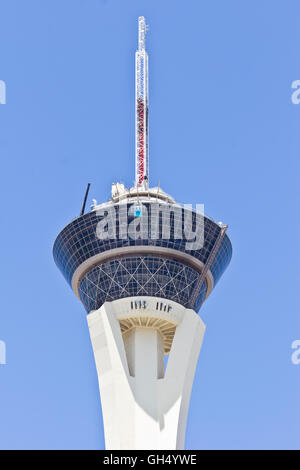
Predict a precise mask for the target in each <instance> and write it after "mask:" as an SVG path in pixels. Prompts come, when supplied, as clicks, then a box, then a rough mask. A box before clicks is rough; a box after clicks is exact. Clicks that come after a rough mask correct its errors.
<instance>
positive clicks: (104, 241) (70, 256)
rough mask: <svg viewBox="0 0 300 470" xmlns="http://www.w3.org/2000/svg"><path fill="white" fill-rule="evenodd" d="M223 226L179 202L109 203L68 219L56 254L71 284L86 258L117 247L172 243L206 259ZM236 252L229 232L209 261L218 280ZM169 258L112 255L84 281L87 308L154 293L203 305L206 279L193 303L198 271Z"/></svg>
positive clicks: (82, 295) (82, 288) (82, 290)
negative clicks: (69, 221)
mask: <svg viewBox="0 0 300 470" xmlns="http://www.w3.org/2000/svg"><path fill="white" fill-rule="evenodd" d="M220 230H221V227H220V226H219V225H218V224H217V223H215V222H214V221H212V220H211V219H209V218H207V217H205V216H200V217H199V215H198V214H196V213H195V211H191V210H187V209H184V208H182V207H180V206H177V205H172V204H171V205H168V204H160V205H159V204H158V203H155V202H144V201H143V203H142V204H139V207H138V208H137V203H136V202H133V203H130V204H120V205H119V204H109V205H108V206H105V208H103V209H101V210H99V211H92V212H89V213H87V214H85V215H83V216H81V217H78V218H77V219H75V220H74V221H72V222H71V223H70V224H68V225H67V226H66V227H65V228H64V229H63V230H62V231H61V232H60V234H59V235H58V237H57V239H56V241H55V243H54V248H53V255H54V259H55V262H56V264H57V266H58V267H59V269H60V270H61V272H62V273H63V275H64V276H65V278H66V280H67V281H68V283H69V284H71V282H72V276H73V274H74V272H75V271H76V269H77V268H78V267H79V266H80V265H81V264H82V263H83V262H84V261H86V260H88V259H89V258H91V257H92V256H95V255H98V254H100V253H104V252H106V251H109V250H113V249H115V248H122V247H129V246H132V247H134V246H136V247H137V249H138V246H141V245H144V246H148V247H149V249H151V248H150V247H151V246H153V247H164V248H171V249H173V250H174V249H175V250H178V251H179V252H184V253H187V254H189V255H191V256H193V257H195V258H196V259H197V260H199V261H201V262H202V263H204V264H205V263H206V262H207V259H208V257H209V254H210V253H211V251H212V250H213V248H214V246H215V243H216V240H217V238H218V235H219V233H220ZM195 240H196V243H194V242H193V241H195ZM231 255H232V247H231V242H230V240H229V238H228V236H227V235H226V234H225V236H224V238H223V240H222V242H221V245H220V246H219V249H218V251H217V253H216V256H215V258H214V261H213V263H212V265H211V267H210V271H211V273H212V275H213V278H214V285H215V284H216V282H217V281H218V280H219V278H220V277H221V275H222V274H223V272H224V271H225V269H226V267H227V266H228V264H229V262H230V259H231ZM168 258H170V257H168V255H164V256H161V255H155V254H154V253H153V254H151V255H149V256H148V255H147V256H146V255H145V256H144V255H141V256H137V255H135V254H134V253H132V255H131V256H130V255H128V256H126V258H125V259H124V257H123V258H119V259H113V260H110V261H106V262H103V263H101V265H99V266H96V267H93V268H91V270H89V272H88V273H86V274H85V275H84V277H83V278H82V279H81V281H80V285H79V294H80V298H81V300H82V302H83V304H84V305H85V308H86V309H87V310H88V311H90V310H92V309H95V308H99V307H100V306H101V305H102V303H103V302H105V301H110V300H115V299H118V298H122V297H128V296H134V295H151V296H158V297H165V298H170V299H172V300H175V301H177V302H178V303H180V304H182V305H184V306H186V307H187V308H193V309H194V310H198V309H199V308H200V306H201V303H202V302H203V300H204V299H205V296H206V285H205V283H203V285H202V288H201V289H200V293H199V295H198V297H197V299H196V301H195V303H194V305H193V306H192V305H190V303H189V298H190V297H191V295H192V293H193V289H194V287H195V285H196V280H197V279H198V278H199V276H200V274H199V272H197V271H196V270H195V269H194V268H192V267H191V266H188V265H187V264H184V262H181V261H178V260H176V261H175V260H171V259H168ZM114 271H116V272H114ZM118 273H119V276H118ZM112 274H113V277H112V276H111V275H112Z"/></svg>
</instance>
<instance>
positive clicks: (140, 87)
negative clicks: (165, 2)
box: [135, 16, 149, 189]
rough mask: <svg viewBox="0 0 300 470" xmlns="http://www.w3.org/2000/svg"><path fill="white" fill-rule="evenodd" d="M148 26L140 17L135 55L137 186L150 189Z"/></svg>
mask: <svg viewBox="0 0 300 470" xmlns="http://www.w3.org/2000/svg"><path fill="white" fill-rule="evenodd" d="M146 31H147V25H146V22H145V18H144V17H143V16H140V17H139V35H138V50H137V51H136V53H135V186H136V187H137V188H145V189H147V188H148V181H149V132H148V115H149V99H148V93H149V91H148V54H147V52H146V49H145V46H146Z"/></svg>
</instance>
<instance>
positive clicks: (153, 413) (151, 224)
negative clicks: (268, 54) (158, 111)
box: [53, 17, 232, 450]
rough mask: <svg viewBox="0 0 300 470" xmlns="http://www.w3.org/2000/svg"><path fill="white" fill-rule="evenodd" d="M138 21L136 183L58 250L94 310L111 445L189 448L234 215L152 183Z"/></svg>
mask: <svg viewBox="0 0 300 470" xmlns="http://www.w3.org/2000/svg"><path fill="white" fill-rule="evenodd" d="M138 23H139V33H138V50H137V51H136V97H135V101H136V108H135V116H136V145H135V147H136V155H135V184H134V186H133V187H132V188H130V189H127V188H125V186H124V185H123V184H121V183H114V184H113V185H112V194H111V198H110V199H109V201H107V202H104V203H102V204H97V203H96V201H95V202H94V204H93V206H92V208H91V210H90V211H89V212H87V213H84V209H83V210H82V213H81V215H80V216H79V217H77V218H76V219H75V220H73V221H72V222H70V223H69V224H68V225H67V226H66V227H65V228H64V229H63V230H62V231H61V232H60V233H59V235H58V236H57V238H56V240H55V243H54V248H53V255H54V259H55V262H56V264H57V266H58V268H59V269H60V271H61V272H62V274H63V275H64V277H65V279H66V280H67V282H68V283H69V284H70V286H71V288H72V289H73V291H74V293H75V295H76V296H77V297H78V299H79V300H80V301H81V302H82V303H83V305H84V307H85V309H86V311H87V322H88V327H89V331H90V337H91V342H92V347H93V351H94V356H95V363H96V369H97V374H98V381H99V388H100V395H101V404H102V415H103V423H104V433H105V444H106V449H110V450H113V449H120V450H122V449H183V448H184V438H185V428H186V421H187V414H188V408H189V400H190V393H191V388H192V384H193V378H194V372H195V368H196V364H197V360H198V355H199V352H200V348H201V344H202V340H203V335H204V331H205V325H204V323H203V321H202V320H201V318H200V316H199V315H198V314H197V312H198V311H199V309H200V308H201V306H202V304H203V303H204V302H205V300H206V299H207V297H208V296H209V295H210V294H211V292H212V290H213V289H214V287H215V285H216V284H217V282H218V280H219V279H220V277H221V276H222V274H223V272H224V271H225V269H226V268H227V266H228V264H229V262H230V259H231V255H232V247H231V242H230V240H229V238H228V236H227V234H226V229H227V225H223V224H222V223H216V222H214V221H213V220H212V219H211V218H209V217H207V216H206V215H204V213H203V210H202V208H201V207H200V209H199V207H198V209H197V208H196V210H195V209H193V208H192V207H191V206H189V205H188V206H184V205H181V204H178V203H176V201H175V200H174V199H173V198H172V197H171V196H170V195H168V194H166V193H165V192H164V191H163V190H162V189H161V188H160V187H150V186H149V137H148V116H149V99H148V55H147V52H146V48H145V42H146V30H147V27H146V23H145V19H144V17H140V18H139V20H138ZM166 356H168V360H166ZM165 364H166V365H165Z"/></svg>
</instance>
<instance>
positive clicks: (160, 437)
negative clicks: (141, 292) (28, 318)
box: [88, 297, 205, 450]
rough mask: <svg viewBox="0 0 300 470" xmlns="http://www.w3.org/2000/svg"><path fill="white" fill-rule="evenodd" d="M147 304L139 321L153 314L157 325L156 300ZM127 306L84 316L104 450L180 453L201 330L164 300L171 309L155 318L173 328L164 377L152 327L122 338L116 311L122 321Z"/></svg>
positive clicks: (194, 318) (195, 319) (186, 312)
mask: <svg viewBox="0 0 300 470" xmlns="http://www.w3.org/2000/svg"><path fill="white" fill-rule="evenodd" d="M144 299H145V298H144ZM151 299H152V298H149V297H148V298H147V306H146V307H143V308H144V310H143V312H142V313H141V318H142V317H143V318H145V317H146V316H147V318H152V317H151V315H153V316H154V317H155V318H156V319H157V322H156V324H158V320H161V319H160V313H159V312H158V311H157V308H155V306H156V305H157V298H155V299H154V298H153V299H154V300H153V299H152V300H153V301H152V300H151ZM163 301H164V302H165V299H164V300H163ZM130 305H131V306H132V299H120V300H117V301H114V302H107V303H105V304H104V305H102V307H101V308H100V309H99V310H96V311H93V312H91V313H90V314H89V315H88V325H89V329H90V335H91V341H92V345H93V350H94V355H95V361H96V368H97V373H98V380H99V388H100V394H101V404H102V414H103V423H104V432H105V443H106V449H107V450H114V449H120V450H122V449H132V450H134V449H153V450H155V449H183V446H184V436H185V427H186V421H187V414H188V406H189V399H190V393H191V388H192V383H193V378H194V372H195V368H196V364H197V359H198V355H199V352H200V348H201V344H202V340H203V335H204V331H205V325H204V323H203V322H202V320H201V319H200V317H199V316H198V315H197V314H196V313H195V312H194V311H193V310H190V309H185V308H184V307H183V306H181V305H179V304H177V303H175V302H171V301H170V307H171V308H170V309H169V308H168V309H167V313H166V312H164V313H163V314H161V315H162V316H163V318H164V321H167V315H169V316H170V321H171V320H172V321H175V320H174V318H176V319H177V321H178V322H179V323H178V324H177V326H176V331H175V335H174V339H173V343H172V348H171V351H170V355H169V359H168V365H167V368H166V371H165V372H164V355H163V354H164V344H163V338H162V336H161V333H160V332H159V331H158V330H157V329H155V325H154V326H153V327H151V328H149V327H147V326H137V327H133V328H132V329H130V330H129V331H126V332H125V333H124V335H123V337H122V333H121V328H120V324H119V321H118V317H119V316H120V312H121V316H122V319H123V320H124V318H125V317H126V312H127V310H126V309H127V308H128V318H130V315H132V311H130ZM143 305H146V304H143ZM131 308H132V307H131ZM169 312H170V313H169ZM136 315H137V313H136V312H135V318H136ZM179 319H180V321H179ZM148 323H149V322H148ZM152 323H153V322H152ZM149 324H151V322H150V323H149Z"/></svg>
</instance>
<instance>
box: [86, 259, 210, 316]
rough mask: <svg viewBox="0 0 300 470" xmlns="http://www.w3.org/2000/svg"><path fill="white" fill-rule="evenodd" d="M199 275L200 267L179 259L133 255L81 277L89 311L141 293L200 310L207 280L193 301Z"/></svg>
mask: <svg viewBox="0 0 300 470" xmlns="http://www.w3.org/2000/svg"><path fill="white" fill-rule="evenodd" d="M198 279H199V273H198V272H197V271H195V270H194V269H193V268H191V267H189V266H186V265H184V264H183V263H181V262H178V261H176V260H170V259H168V258H164V257H161V256H159V257H154V256H132V257H125V258H118V259H114V260H111V261H107V262H104V263H101V264H100V265H98V266H95V267H94V268H92V269H91V270H90V271H88V272H87V273H86V274H85V275H84V277H83V278H82V280H81V281H80V285H79V295H80V299H81V301H82V303H83V304H84V306H85V309H86V310H87V312H90V311H91V310H96V309H98V308H100V307H101V305H102V304H103V303H104V302H110V301H112V300H116V299H121V298H124V297H131V296H138V295H141V296H144V295H146V296H153V297H162V298H165V299H171V300H174V301H175V302H178V303H179V304H181V305H184V306H185V307H186V308H193V309H194V310H198V309H199V308H200V306H201V304H202V302H203V301H204V299H205V297H206V292H207V286H206V283H205V282H204V283H203V284H202V286H201V288H200V292H199V294H198V296H197V299H196V302H195V304H193V305H192V304H191V301H190V299H191V296H192V294H193V292H194V290H195V288H196V287H197V280H198Z"/></svg>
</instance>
